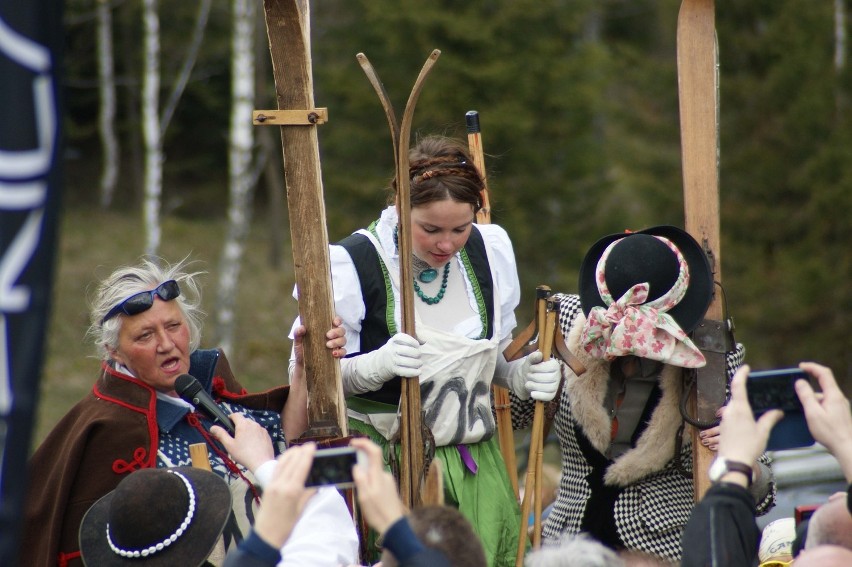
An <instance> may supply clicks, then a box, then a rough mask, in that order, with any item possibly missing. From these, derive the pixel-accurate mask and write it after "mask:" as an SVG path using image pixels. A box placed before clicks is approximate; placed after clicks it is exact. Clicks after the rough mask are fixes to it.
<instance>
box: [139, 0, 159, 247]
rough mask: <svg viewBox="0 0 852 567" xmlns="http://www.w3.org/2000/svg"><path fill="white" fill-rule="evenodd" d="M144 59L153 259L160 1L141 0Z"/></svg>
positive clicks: (145, 212) (147, 218) (148, 243)
mask: <svg viewBox="0 0 852 567" xmlns="http://www.w3.org/2000/svg"><path fill="white" fill-rule="evenodd" d="M142 22H143V26H142V27H143V30H144V32H143V33H144V46H145V47H144V49H145V57H144V63H143V71H142V139H143V141H144V146H145V175H144V182H143V187H144V197H143V202H142V216H143V220H144V224H145V253H146V254H147V255H148V256H149V257H152V256H154V255H156V254H157V251H158V249H159V247H160V195H161V194H162V190H163V135H162V131H161V130H160V117H159V108H160V17H159V15H158V14H157V0H142Z"/></svg>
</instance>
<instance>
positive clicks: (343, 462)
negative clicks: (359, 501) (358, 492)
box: [305, 447, 366, 488]
mask: <svg viewBox="0 0 852 567" xmlns="http://www.w3.org/2000/svg"><path fill="white" fill-rule="evenodd" d="M365 463H366V456H365V454H364V452H363V451H359V450H356V449H354V448H352V447H333V448H330V449H319V450H317V452H316V453H315V454H314V462H313V464H312V465H311V471H310V472H309V473H308V478H307V480H306V481H305V486H335V487H337V488H349V487H351V486H354V484H355V481H354V480H353V479H352V467H353V466H355V465H357V464H361V465H364V464H365Z"/></svg>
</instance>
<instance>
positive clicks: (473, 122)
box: [464, 110, 480, 134]
mask: <svg viewBox="0 0 852 567" xmlns="http://www.w3.org/2000/svg"><path fill="white" fill-rule="evenodd" d="M464 119H465V122H467V132H468V134H478V133H479V131H480V130H479V112H477V111H475V110H468V111H467V113H465V115H464Z"/></svg>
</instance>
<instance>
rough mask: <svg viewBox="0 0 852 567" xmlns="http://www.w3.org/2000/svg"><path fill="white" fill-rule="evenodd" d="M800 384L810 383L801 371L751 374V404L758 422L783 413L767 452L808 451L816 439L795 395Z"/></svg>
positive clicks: (749, 396)
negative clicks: (769, 414) (773, 413)
mask: <svg viewBox="0 0 852 567" xmlns="http://www.w3.org/2000/svg"><path fill="white" fill-rule="evenodd" d="M797 380H808V375H807V374H806V373H805V372H804V371H802V370H801V369H799V368H782V369H778V370H762V371H758V372H750V373H749V375H748V380H746V392H747V393H748V403H749V405H750V406H751V410H752V412H753V413H754V416H755V418H757V417H760V416H761V415H763V414H764V413H766V412H767V411H769V410H773V409H780V410H782V411H783V412H784V418H783V419H781V421H779V422H778V423H777V424H776V425H775V427H773V428H772V433H770V435H769V442H768V443H767V445H766V449H767V450H768V451H779V450H783V449H794V448H797V447H809V446H811V445H813V444H814V438H813V436H812V435H811V432H810V430H808V423H807V421H806V420H805V412H804V409H803V408H802V402H801V400H799V396H797V395H796V389H795V386H794V384H795V383H796V381H797Z"/></svg>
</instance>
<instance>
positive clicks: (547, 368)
mask: <svg viewBox="0 0 852 567" xmlns="http://www.w3.org/2000/svg"><path fill="white" fill-rule="evenodd" d="M542 358H543V355H542V354H541V352H539V351H535V352H533V353H531V354H529V355H527V356H525V357H524V358H522V359H521V360H514V361H512V362H506V361H505V359H504V358H503V357H502V356H501V357H500V358H498V359H497V360H498V365H497V372H496V374H495V376H494V381H495V382H496V383H497V385H503V384H505V385H506V386H507V387H508V388H509V389H510V390H511V391H512V393H513V394H515V395H516V396H518V397H519V398H520V399H522V400H528V399H530V397H532V399H534V400H538V401H541V402H549V401H550V400H552V399H553V397H554V396H556V391H557V390H558V389H559V380H560V378H561V377H562V373H561V371H560V368H559V362H558V361H557V360H556V359H555V358H551V359H549V360H545V361H542ZM501 383H502V384H501Z"/></svg>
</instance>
